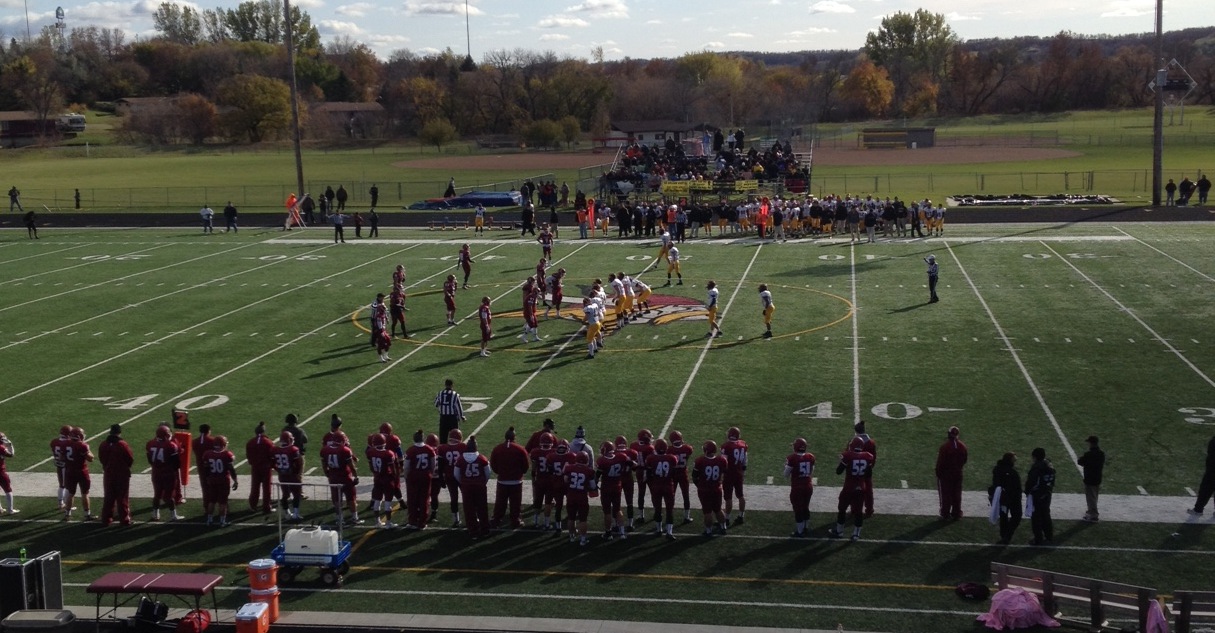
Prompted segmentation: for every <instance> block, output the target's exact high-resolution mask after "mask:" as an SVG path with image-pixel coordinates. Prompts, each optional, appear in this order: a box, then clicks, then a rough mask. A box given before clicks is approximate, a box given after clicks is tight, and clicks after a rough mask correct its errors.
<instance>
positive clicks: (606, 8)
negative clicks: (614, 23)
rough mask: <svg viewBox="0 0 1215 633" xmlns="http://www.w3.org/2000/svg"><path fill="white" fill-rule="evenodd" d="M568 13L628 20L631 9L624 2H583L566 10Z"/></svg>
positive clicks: (590, 0) (585, 0)
mask: <svg viewBox="0 0 1215 633" xmlns="http://www.w3.org/2000/svg"><path fill="white" fill-rule="evenodd" d="M566 12H567V13H589V14H591V15H592V16H594V17H597V18H627V17H629V7H628V6H627V5H626V4H625V3H624V0H583V2H582V4H576V5H574V6H572V7H569V8H568V9H566Z"/></svg>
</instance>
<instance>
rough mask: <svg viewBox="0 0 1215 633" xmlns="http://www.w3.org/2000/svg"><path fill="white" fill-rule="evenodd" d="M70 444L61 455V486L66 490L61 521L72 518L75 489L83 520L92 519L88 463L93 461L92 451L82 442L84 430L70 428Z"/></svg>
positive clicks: (90, 480)
mask: <svg viewBox="0 0 1215 633" xmlns="http://www.w3.org/2000/svg"><path fill="white" fill-rule="evenodd" d="M70 437H71V440H72V441H71V443H69V444H68V445H67V448H66V450H65V451H64V453H63V485H64V487H65V488H66V489H67V498H66V499H65V500H64V510H63V520H64V521H67V520H69V519H71V518H72V509H73V508H72V502H73V501H74V500H75V497H76V491H77V489H79V490H80V505H81V507H82V508H84V520H85V521H90V520H92V519H93V512H92V510H91V509H90V505H89V489H90V488H91V487H92V483H93V480H92V477H91V476H90V475H89V462H91V461H93V451H92V450H90V449H89V445H88V444H87V443H86V442H85V441H84V429H82V428H80V427H78V426H74V427H72V434H71V436H70Z"/></svg>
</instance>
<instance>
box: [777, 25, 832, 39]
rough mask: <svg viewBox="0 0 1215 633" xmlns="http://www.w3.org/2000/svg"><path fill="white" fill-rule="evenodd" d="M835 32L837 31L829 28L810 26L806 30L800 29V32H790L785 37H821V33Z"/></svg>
mask: <svg viewBox="0 0 1215 633" xmlns="http://www.w3.org/2000/svg"><path fill="white" fill-rule="evenodd" d="M837 32H838V31H836V30H835V29H831V28H827V27H823V26H812V27H810V28H808V29H802V30H800V31H790V32H789V33H787V35H789V36H790V37H807V36H810V35H822V34H823V33H837Z"/></svg>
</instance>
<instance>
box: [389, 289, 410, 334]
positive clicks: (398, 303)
mask: <svg viewBox="0 0 1215 633" xmlns="http://www.w3.org/2000/svg"><path fill="white" fill-rule="evenodd" d="M388 312H389V314H390V315H391V316H392V324H391V325H390V326H389V332H388V335H389V337H392V336H396V335H397V324H398V323H400V324H401V336H402V337H404V338H409V330H406V329H405V289H404V288H403V287H402V286H401V284H393V286H392V292H390V293H389V294H388Z"/></svg>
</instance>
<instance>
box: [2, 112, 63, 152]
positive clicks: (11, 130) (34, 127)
mask: <svg viewBox="0 0 1215 633" xmlns="http://www.w3.org/2000/svg"><path fill="white" fill-rule="evenodd" d="M55 123H56V118H55V117H49V118H47V120H45V121H39V120H38V115H36V114H34V113H33V112H26V111H21V110H16V111H8V112H0V147H26V146H29V145H33V144H35V143H37V142H39V141H40V140H42V139H46V138H52V139H53V138H59V130H58V129H57V128H56V126H55Z"/></svg>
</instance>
